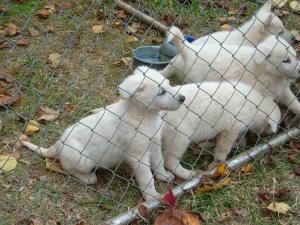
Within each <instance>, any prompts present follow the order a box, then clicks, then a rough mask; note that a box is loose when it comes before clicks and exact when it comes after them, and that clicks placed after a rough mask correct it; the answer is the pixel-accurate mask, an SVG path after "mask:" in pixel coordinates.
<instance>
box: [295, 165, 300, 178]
mask: <svg viewBox="0 0 300 225" xmlns="http://www.w3.org/2000/svg"><path fill="white" fill-rule="evenodd" d="M295 174H296V175H298V176H300V166H296V168H295Z"/></svg>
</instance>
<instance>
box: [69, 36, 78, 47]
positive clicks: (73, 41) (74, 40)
mask: <svg viewBox="0 0 300 225" xmlns="http://www.w3.org/2000/svg"><path fill="white" fill-rule="evenodd" d="M79 41H80V38H79V36H78V35H73V36H72V37H70V38H69V39H67V41H66V47H67V48H68V49H72V48H74V47H75V46H76V45H78V44H79Z"/></svg>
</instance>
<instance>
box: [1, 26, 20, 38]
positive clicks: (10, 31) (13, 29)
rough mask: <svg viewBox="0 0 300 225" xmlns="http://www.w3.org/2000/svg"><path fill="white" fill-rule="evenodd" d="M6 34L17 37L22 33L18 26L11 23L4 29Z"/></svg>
mask: <svg viewBox="0 0 300 225" xmlns="http://www.w3.org/2000/svg"><path fill="white" fill-rule="evenodd" d="M4 32H5V36H15V35H17V34H18V33H19V32H20V28H19V27H18V26H17V25H15V24H13V23H10V24H8V26H7V27H6V28H5V29H4Z"/></svg>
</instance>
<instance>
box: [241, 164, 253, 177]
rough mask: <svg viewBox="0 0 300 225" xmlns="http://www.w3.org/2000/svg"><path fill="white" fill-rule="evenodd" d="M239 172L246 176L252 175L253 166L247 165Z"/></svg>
mask: <svg viewBox="0 0 300 225" xmlns="http://www.w3.org/2000/svg"><path fill="white" fill-rule="evenodd" d="M241 172H242V173H244V174H246V175H252V174H254V170H253V166H252V165H251V164H250V163H247V164H245V165H244V166H243V167H242V169H241Z"/></svg>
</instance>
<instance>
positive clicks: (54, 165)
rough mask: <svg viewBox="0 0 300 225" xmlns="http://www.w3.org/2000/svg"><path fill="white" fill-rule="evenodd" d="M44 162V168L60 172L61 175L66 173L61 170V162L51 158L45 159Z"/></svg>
mask: <svg viewBox="0 0 300 225" xmlns="http://www.w3.org/2000/svg"><path fill="white" fill-rule="evenodd" d="M45 163H46V169H47V170H50V171H53V172H56V173H59V174H62V175H67V173H66V172H65V171H64V170H63V168H62V167H61V164H60V163H59V162H57V161H55V160H53V159H47V158H46V159H45Z"/></svg>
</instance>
